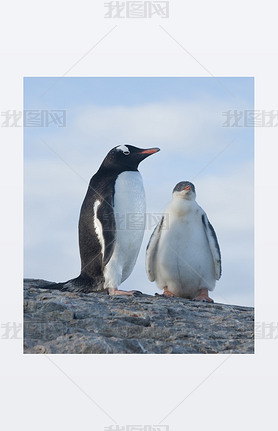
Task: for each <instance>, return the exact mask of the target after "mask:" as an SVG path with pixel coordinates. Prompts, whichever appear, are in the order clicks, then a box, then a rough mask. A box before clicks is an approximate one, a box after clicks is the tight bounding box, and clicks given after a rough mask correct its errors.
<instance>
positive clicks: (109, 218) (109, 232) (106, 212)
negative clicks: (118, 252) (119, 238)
mask: <svg viewBox="0 0 278 431" xmlns="http://www.w3.org/2000/svg"><path fill="white" fill-rule="evenodd" d="M96 217H97V219H98V221H99V223H101V226H102V235H103V240H104V253H103V265H104V266H105V265H107V263H108V262H109V260H110V259H111V257H112V254H113V251H114V248H115V239H116V222H115V216H114V208H113V206H112V205H111V204H110V202H109V200H107V199H105V200H103V201H102V203H101V204H100V206H99V208H98V210H97V214H96Z"/></svg>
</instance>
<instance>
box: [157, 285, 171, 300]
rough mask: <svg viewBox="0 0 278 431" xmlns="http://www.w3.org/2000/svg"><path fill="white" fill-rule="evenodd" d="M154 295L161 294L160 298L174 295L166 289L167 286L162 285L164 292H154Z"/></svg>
mask: <svg viewBox="0 0 278 431" xmlns="http://www.w3.org/2000/svg"><path fill="white" fill-rule="evenodd" d="M155 296H161V297H162V298H172V297H173V296H174V297H175V295H174V294H173V293H172V292H170V290H168V287H167V286H165V287H164V292H163V293H161V294H160V293H156V294H155Z"/></svg>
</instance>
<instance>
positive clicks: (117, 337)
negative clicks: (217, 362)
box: [24, 279, 254, 353]
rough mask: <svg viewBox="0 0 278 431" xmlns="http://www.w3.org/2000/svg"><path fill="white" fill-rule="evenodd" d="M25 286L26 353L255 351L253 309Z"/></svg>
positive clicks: (32, 282)
mask: <svg viewBox="0 0 278 431" xmlns="http://www.w3.org/2000/svg"><path fill="white" fill-rule="evenodd" d="M46 283H47V282H46V281H44V280H30V279H29V280H25V283H24V352H25V353H254V321H253V320H254V310H253V308H250V307H240V306H235V305H225V304H208V303H201V302H194V301H190V300H187V299H182V298H170V299H166V298H163V297H157V296H149V295H142V296H138V297H120V296H118V297H117V296H114V297H113V296H109V295H107V294H106V293H90V294H80V293H78V294H76V293H68V292H60V291H55V290H47V289H42V288H40V286H42V285H45V284H46Z"/></svg>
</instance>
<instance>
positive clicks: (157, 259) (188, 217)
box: [146, 181, 221, 302]
mask: <svg viewBox="0 0 278 431" xmlns="http://www.w3.org/2000/svg"><path fill="white" fill-rule="evenodd" d="M195 198H196V193H195V186H194V185H193V184H192V183H190V182H189V181H182V182H180V183H178V184H177V185H176V186H175V188H174V190H173V197H172V201H171V203H170V205H169V206H168V208H167V209H166V211H165V213H164V215H163V217H162V219H161V221H160V223H159V224H158V225H157V226H156V228H155V230H154V232H153V234H152V236H151V238H150V241H149V244H148V247H147V253H146V269H147V274H148V277H149V279H150V281H154V280H155V281H156V283H157V285H158V287H159V288H160V289H164V295H165V296H181V297H183V298H189V299H195V300H200V301H205V302H213V300H212V299H211V298H209V294H208V291H211V290H213V289H214V287H215V282H216V280H219V278H220V276H221V254H220V249H219V245H218V241H217V237H216V234H215V231H214V229H213V227H212V225H211V224H210V222H209V220H208V218H207V215H206V213H205V212H204V210H203V209H202V208H201V207H200V206H199V205H198V204H197V202H196V200H195Z"/></svg>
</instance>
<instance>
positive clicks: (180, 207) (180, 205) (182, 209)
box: [169, 197, 196, 217]
mask: <svg viewBox="0 0 278 431" xmlns="http://www.w3.org/2000/svg"><path fill="white" fill-rule="evenodd" d="M195 207H196V201H195V199H183V198H180V197H173V199H172V201H171V203H170V205H169V212H171V213H172V214H174V215H176V216H177V217H183V216H185V215H187V214H189V213H191V212H192V211H193V209H194V208H195Z"/></svg>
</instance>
